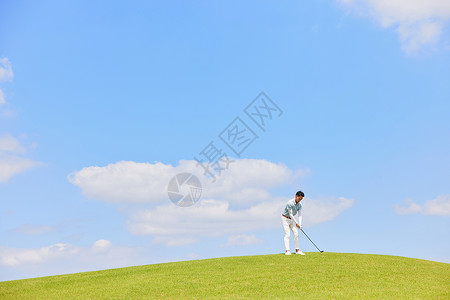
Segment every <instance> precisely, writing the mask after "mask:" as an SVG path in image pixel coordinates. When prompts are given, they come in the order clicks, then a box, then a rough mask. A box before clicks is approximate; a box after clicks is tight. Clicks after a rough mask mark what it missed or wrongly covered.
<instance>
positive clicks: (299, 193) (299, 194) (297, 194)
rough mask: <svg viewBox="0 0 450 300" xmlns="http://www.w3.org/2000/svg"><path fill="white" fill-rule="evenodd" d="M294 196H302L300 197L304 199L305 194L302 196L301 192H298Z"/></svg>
mask: <svg viewBox="0 0 450 300" xmlns="http://www.w3.org/2000/svg"><path fill="white" fill-rule="evenodd" d="M295 196H302V197H305V194H303V192H302V191H298V192H297V193H296V194H295Z"/></svg>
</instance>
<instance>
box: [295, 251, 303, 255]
mask: <svg viewBox="0 0 450 300" xmlns="http://www.w3.org/2000/svg"><path fill="white" fill-rule="evenodd" d="M295 254H299V255H305V253H303V252H302V251H297V252H295Z"/></svg>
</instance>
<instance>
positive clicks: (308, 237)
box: [300, 229, 323, 252]
mask: <svg viewBox="0 0 450 300" xmlns="http://www.w3.org/2000/svg"><path fill="white" fill-rule="evenodd" d="M300 230H301V231H302V232H303V233H304V234H305V235H306V237H307V238H308V240H309V241H310V242H311V243H312V244H313V245H314V246H315V247H316V248H317V250H319V251H320V252H323V251H322V250H320V249H319V247H317V246H316V244H314V242H313V241H312V240H311V239H310V238H309V236H308V235H307V234H306V233H305V232H304V231H303V229H300Z"/></svg>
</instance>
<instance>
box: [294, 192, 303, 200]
mask: <svg viewBox="0 0 450 300" xmlns="http://www.w3.org/2000/svg"><path fill="white" fill-rule="evenodd" d="M303 197H305V194H303V192H302V191H298V192H297V193H296V194H295V203H299V202H300V201H302V199H303Z"/></svg>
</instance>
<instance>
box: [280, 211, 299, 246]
mask: <svg viewBox="0 0 450 300" xmlns="http://www.w3.org/2000/svg"><path fill="white" fill-rule="evenodd" d="M281 224H283V229H284V248H285V249H286V250H289V238H290V237H291V232H290V231H289V229H291V230H292V233H293V234H294V244H295V249H300V242H299V240H298V230H297V226H295V222H294V220H292V219H288V218H286V217H283V216H281Z"/></svg>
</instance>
